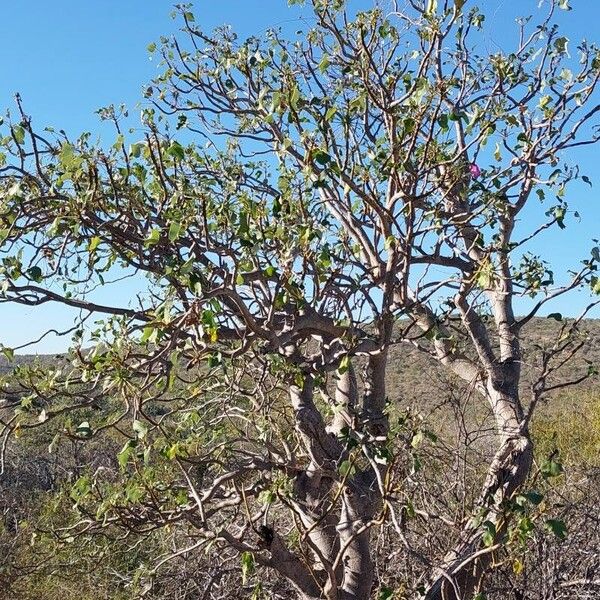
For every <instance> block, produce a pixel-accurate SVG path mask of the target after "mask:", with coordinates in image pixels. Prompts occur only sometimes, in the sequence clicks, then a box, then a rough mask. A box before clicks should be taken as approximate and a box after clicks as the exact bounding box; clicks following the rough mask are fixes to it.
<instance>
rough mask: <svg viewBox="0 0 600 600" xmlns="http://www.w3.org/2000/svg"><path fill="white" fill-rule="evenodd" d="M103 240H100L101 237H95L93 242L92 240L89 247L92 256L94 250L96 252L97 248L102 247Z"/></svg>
mask: <svg viewBox="0 0 600 600" xmlns="http://www.w3.org/2000/svg"><path fill="white" fill-rule="evenodd" d="M101 241H102V240H101V239H100V237H99V236H97V235H95V236H94V237H93V238H92V239H91V240H90V244H89V246H88V252H90V254H91V253H92V252H94V250H96V248H97V247H98V246H99V245H100V242H101Z"/></svg>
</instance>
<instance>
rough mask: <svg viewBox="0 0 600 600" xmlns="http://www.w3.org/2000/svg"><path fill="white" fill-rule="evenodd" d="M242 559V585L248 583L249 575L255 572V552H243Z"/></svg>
mask: <svg viewBox="0 0 600 600" xmlns="http://www.w3.org/2000/svg"><path fill="white" fill-rule="evenodd" d="M241 560H242V585H246V582H247V581H248V577H250V576H251V575H252V574H253V573H254V554H252V552H243V553H242V556H241Z"/></svg>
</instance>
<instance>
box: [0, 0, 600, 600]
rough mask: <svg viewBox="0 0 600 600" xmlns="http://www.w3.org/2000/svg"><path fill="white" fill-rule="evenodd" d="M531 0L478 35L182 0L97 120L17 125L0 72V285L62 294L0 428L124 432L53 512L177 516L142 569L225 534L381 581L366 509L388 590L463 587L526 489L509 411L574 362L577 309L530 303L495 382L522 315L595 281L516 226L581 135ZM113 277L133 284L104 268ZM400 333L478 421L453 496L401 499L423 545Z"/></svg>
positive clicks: (412, 1) (584, 76) (542, 393)
mask: <svg viewBox="0 0 600 600" xmlns="http://www.w3.org/2000/svg"><path fill="white" fill-rule="evenodd" d="M292 4H300V2H297V1H296V2H292ZM400 5H401V6H400ZM544 7H545V10H546V12H545V13H544V15H543V16H542V17H541V18H540V19H539V20H538V22H536V23H535V24H534V22H533V21H530V20H523V21H522V22H521V23H520V24H519V25H518V30H519V31H518V33H519V35H517V36H515V39H516V42H515V46H514V48H513V49H512V51H510V52H505V51H500V50H498V51H495V52H494V53H492V54H489V53H486V52H483V53H482V48H484V47H486V45H485V44H483V43H482V39H483V38H482V33H481V32H482V29H483V28H484V26H485V21H484V15H483V13H482V12H481V11H480V10H479V9H478V8H477V7H476V6H474V5H471V3H470V2H466V1H465V0H462V1H460V0H454V1H450V0H445V1H439V2H436V1H432V0H429V1H427V2H424V1H421V0H409V1H408V2H403V3H398V5H397V6H396V3H394V2H389V3H386V2H384V3H381V6H378V7H373V8H371V9H370V10H365V11H364V12H358V13H354V12H350V11H349V9H348V8H347V7H346V6H345V3H344V2H343V1H342V0H312V2H307V10H309V9H310V12H311V19H312V21H311V22H312V23H313V25H312V26H311V28H310V30H309V31H305V32H304V33H302V34H301V35H298V36H297V37H296V38H294V39H291V40H290V39H286V38H285V37H284V36H283V34H282V33H281V32H280V31H278V30H270V31H268V32H266V33H265V34H264V36H262V37H261V38H250V39H247V40H239V39H238V38H237V36H236V35H235V34H234V33H233V32H232V31H231V30H230V29H228V28H221V29H219V30H217V31H215V32H214V33H213V34H207V33H204V32H203V31H202V30H201V29H200V28H199V27H198V25H197V22H196V20H195V19H194V16H193V14H192V13H191V12H190V7H188V6H180V7H179V12H180V19H181V23H182V29H181V31H180V34H179V35H177V36H175V37H173V38H165V39H163V40H162V42H161V44H159V45H155V44H152V45H151V46H150V47H149V50H150V52H152V53H154V54H155V55H157V56H158V57H160V60H161V61H162V63H161V64H162V67H163V68H162V71H161V75H160V76H159V77H157V78H156V80H155V81H153V82H152V84H151V85H150V86H148V87H147V88H146V90H145V97H146V102H145V105H144V108H143V109H142V112H141V117H142V123H143V131H142V133H140V130H139V129H136V130H133V133H127V131H124V130H123V127H125V126H126V122H127V119H126V116H125V114H124V113H123V112H122V111H120V110H118V109H115V108H114V107H109V108H106V109H103V110H101V111H100V116H101V117H102V118H103V119H105V120H108V121H113V122H114V125H115V127H116V129H117V134H118V138H117V140H116V142H115V144H114V145H113V146H111V147H108V148H107V147H102V146H98V145H95V144H94V143H92V141H91V136H90V135H89V134H85V135H82V136H81V137H79V138H78V139H71V138H69V137H68V136H67V135H66V134H64V133H62V132H61V133H56V132H53V131H51V130H50V131H48V130H44V131H38V130H36V129H35V128H34V126H33V124H32V122H31V119H30V118H29V117H28V116H27V113H26V110H25V108H23V105H22V102H21V100H20V99H17V110H15V111H13V114H12V117H11V116H9V117H8V119H7V120H6V122H5V124H4V126H3V127H4V132H3V137H2V139H1V143H2V146H3V150H2V154H1V155H0V158H1V167H0V260H1V263H0V265H1V266H0V278H1V279H0V288H1V292H2V302H13V303H20V304H23V305H26V306H37V305H44V304H47V305H48V304H51V303H58V304H63V305H66V306H70V307H73V308H74V309H76V311H77V314H78V317H77V321H76V322H75V323H74V330H73V332H74V336H73V344H72V348H71V350H70V352H69V354H68V355H67V360H66V362H64V364H60V365H58V366H56V367H54V368H49V369H46V370H43V369H39V368H38V369H37V370H33V371H31V370H30V371H27V370H25V369H23V370H22V371H21V373H20V375H19V374H18V375H19V379H18V381H19V383H18V384H15V385H16V387H17V389H16V392H19V394H18V397H17V399H15V397H14V394H13V396H11V397H10V398H8V399H6V401H5V403H4V405H3V408H2V411H3V412H2V423H3V426H4V436H5V439H8V438H9V437H10V436H13V435H15V434H19V435H23V434H24V433H25V432H27V431H28V430H30V429H34V428H41V427H50V426H51V425H52V424H53V423H57V422H60V423H61V425H60V427H57V432H56V438H55V440H54V441H53V444H60V443H61V440H62V439H65V438H69V437H70V438H72V439H78V440H93V439H94V440H95V439H97V438H99V437H100V436H102V435H109V433H110V432H113V434H114V435H116V433H114V432H118V434H119V435H121V436H125V439H124V440H123V441H124V442H125V443H124V445H123V447H122V450H121V451H120V452H119V454H118V457H117V459H118V460H117V464H116V465H115V467H114V468H112V469H109V468H104V469H98V470H96V471H95V472H90V473H86V474H85V475H84V476H82V477H81V478H80V479H78V480H77V482H76V486H75V488H74V491H73V494H72V498H73V499H74V500H75V501H76V507H75V508H76V510H77V511H78V518H76V519H74V521H73V522H72V524H70V525H69V526H68V527H67V528H65V529H64V530H63V531H62V532H61V535H63V536H65V537H66V536H69V538H70V539H73V538H77V537H78V536H91V535H94V533H97V532H102V531H108V530H110V531H113V532H114V531H118V530H125V531H128V532H130V534H131V535H132V536H133V535H134V534H136V535H144V534H146V533H147V532H149V531H152V530H155V529H160V528H165V529H167V528H168V529H169V531H175V532H179V533H178V534H177V535H178V536H179V537H175V538H174V540H175V542H174V543H175V547H174V548H172V550H173V552H172V554H170V555H167V556H161V557H157V560H156V564H154V565H152V566H151V569H150V570H149V571H148V573H147V575H148V581H149V582H150V583H149V585H151V584H152V577H153V576H157V574H158V573H159V572H160V568H161V567H162V566H163V565H164V563H166V562H167V561H168V560H171V559H176V558H177V557H180V556H183V555H192V554H194V553H201V552H207V553H209V554H210V552H217V556H218V553H222V556H225V555H227V556H228V554H227V553H228V552H231V553H232V554H233V555H235V556H236V557H237V558H238V560H241V565H242V566H241V575H242V581H243V583H244V584H246V581H247V580H248V578H250V577H251V576H252V574H253V573H254V572H255V571H259V570H261V569H265V570H266V571H265V572H266V573H270V574H275V575H276V578H277V579H279V580H280V581H283V582H286V585H288V586H289V589H293V590H295V593H296V594H297V596H298V597H299V598H303V599H316V598H327V599H329V600H334V599H339V600H350V599H356V600H359V599H360V600H363V599H367V598H370V597H371V594H372V593H375V590H376V589H379V590H380V592H379V593H380V594H381V595H380V597H386V598H387V597H390V596H389V594H391V591H390V590H388V589H387V588H384V587H382V585H383V584H382V583H381V580H380V574H379V572H378V569H379V568H381V567H380V562H378V561H375V549H374V543H375V540H376V538H377V535H378V532H380V531H382V530H383V529H384V528H389V529H390V531H391V534H390V535H392V536H396V538H395V539H397V547H398V549H399V553H398V554H397V555H396V558H395V559H394V560H398V561H401V560H406V561H415V562H414V564H415V565H416V566H415V567H414V569H413V572H417V573H419V569H420V574H418V575H416V576H415V580H414V581H410V582H408V583H407V587H406V589H407V590H409V591H408V592H407V593H411V592H410V590H412V593H414V594H416V595H419V594H422V595H423V596H424V597H426V598H427V599H428V600H434V599H442V598H448V599H455V600H456V599H458V598H471V597H473V596H474V595H475V594H477V593H479V592H480V591H481V590H484V589H485V575H486V574H487V573H488V572H489V570H490V568H491V566H492V563H493V557H494V556H495V553H497V552H498V551H499V550H500V549H501V548H502V547H503V545H505V544H507V543H509V542H510V540H511V539H513V537H514V536H513V535H512V533H511V532H512V529H511V528H512V527H514V525H515V522H516V521H517V520H518V518H519V510H525V509H523V503H526V502H530V503H531V504H536V502H539V498H538V497H537V496H536V495H535V494H532V493H529V494H528V495H527V493H525V495H523V494H521V495H520V496H519V495H518V493H519V492H522V491H523V489H524V488H523V486H524V485H525V482H526V481H527V479H528V476H529V474H530V471H531V469H532V456H533V447H532V440H531V436H530V433H529V424H530V421H531V418H532V415H533V414H534V409H535V407H536V405H537V404H538V402H539V400H540V399H542V398H545V397H546V396H547V395H548V393H549V392H550V391H551V390H552V389H555V388H556V387H557V386H564V385H569V384H573V383H576V382H577V381H580V380H583V379H584V378H586V377H587V376H588V375H591V374H593V371H594V370H593V368H590V369H589V370H588V371H584V372H582V373H581V374H580V375H579V374H578V375H576V376H575V377H573V378H571V379H568V380H561V382H560V383H557V380H556V379H555V378H554V375H555V374H556V372H557V370H558V369H560V367H561V366H563V365H564V364H567V363H568V362H569V361H570V360H571V359H572V357H573V356H574V355H575V353H576V352H577V350H578V349H579V348H580V345H581V344H580V342H579V341H578V338H577V332H578V324H579V321H580V318H581V317H582V316H583V315H581V316H580V317H578V318H576V319H570V320H564V319H563V318H562V316H561V315H556V314H555V315H554V316H555V317H556V318H557V319H558V320H560V321H561V326H560V332H561V333H560V335H559V336H557V339H556V340H555V342H554V343H553V345H551V347H550V348H549V349H546V350H545V351H544V352H543V354H540V355H539V356H538V357H537V358H536V360H537V363H536V364H538V366H539V369H538V370H537V371H536V377H535V379H534V381H533V383H532V384H531V388H530V394H528V396H527V398H526V399H524V398H522V397H521V396H522V394H521V392H522V386H521V385H520V384H521V378H522V375H521V370H522V369H521V367H522V332H523V327H524V325H525V324H526V323H528V322H529V321H531V319H532V318H533V317H535V316H536V315H537V314H538V313H539V312H540V311H541V310H542V309H544V308H545V306H546V303H547V302H549V301H550V300H552V299H554V298H557V297H559V296H562V295H564V294H567V293H569V292H571V291H573V290H576V289H580V288H586V289H587V290H588V292H589V293H596V294H597V293H599V292H600V282H599V279H598V276H597V274H596V273H597V267H598V263H599V262H600V253H599V251H598V249H597V248H593V249H592V251H591V253H590V254H589V255H588V256H587V257H582V261H581V262H580V263H578V264H575V265H573V267H572V271H570V272H569V273H568V274H565V276H564V277H562V275H561V277H562V279H558V280H557V281H556V282H555V280H554V275H553V273H552V271H551V270H550V268H549V265H548V264H547V262H546V261H545V260H544V256H539V255H538V254H536V251H535V249H536V248H539V245H536V244H537V240H538V238H540V237H541V236H543V235H544V234H545V233H546V232H547V230H552V229H554V228H558V229H563V228H565V227H566V226H567V224H568V220H569V209H568V206H567V196H568V194H567V188H568V184H569V183H570V182H572V181H573V180H576V179H578V178H583V179H584V181H586V180H587V178H586V177H585V176H581V175H580V173H579V170H578V169H577V167H574V166H568V164H566V163H565V160H564V156H565V152H566V151H568V150H569V149H572V148H574V147H577V146H584V145H591V144H593V143H595V142H596V141H597V140H598V130H597V124H598V112H599V110H600V106H599V105H598V96H597V84H598V78H599V77H600V54H599V51H598V49H597V48H596V46H594V45H592V44H590V43H587V42H582V43H581V44H579V45H578V46H577V47H575V46H574V44H573V43H572V42H571V44H570V48H569V40H567V38H565V37H563V36H561V35H560V33H559V31H558V29H557V28H556V27H555V26H554V25H553V22H554V20H555V13H556V12H557V11H558V10H560V9H565V8H569V7H568V3H567V2H565V1H564V0H561V1H558V0H552V1H549V2H547V3H545V4H544ZM581 10H585V8H584V7H582V8H581ZM569 52H570V53H571V54H570V53H569ZM132 136H136V137H135V139H133V142H132V143H130V139H131V137H132ZM525 215H526V216H525ZM590 245H591V244H590ZM115 281H116V282H119V281H121V285H131V289H132V290H135V292H134V291H132V299H131V302H129V303H127V302H125V303H117V302H111V294H110V293H106V292H103V289H104V290H106V289H111V288H110V286H111V285H113V286H114V285H115ZM127 281H129V282H130V283H129V284H127V283H123V282H127ZM590 288H591V289H590ZM134 293H135V296H133V295H134ZM516 302H518V306H519V307H520V308H519V310H520V312H521V313H522V314H521V316H516V314H515V303H516ZM592 304H593V300H590V306H591V305H592ZM522 307H525V309H523V308H522ZM92 323H95V325H93V326H92V325H91V324H92ZM408 347H410V348H413V349H416V350H417V351H418V352H421V353H423V354H424V355H426V356H428V357H429V358H430V360H431V361H433V362H435V363H437V364H439V365H441V366H442V367H443V368H444V369H446V370H447V371H448V372H449V373H451V374H452V376H453V377H455V378H457V379H459V380H462V381H463V382H464V384H465V385H466V386H468V388H469V389H470V390H471V391H472V392H473V393H474V394H475V395H476V396H477V398H478V404H479V405H481V406H485V407H487V409H488V410H489V411H490V413H491V415H492V418H493V422H494V426H495V444H496V449H495V453H494V455H493V457H492V458H491V459H490V460H489V463H487V464H481V465H480V468H481V470H482V472H483V471H485V472H486V475H485V477H484V480H482V482H483V483H482V488H481V489H479V490H477V492H472V493H470V494H469V495H466V496H465V498H467V500H466V501H468V504H467V508H466V516H465V507H464V505H463V507H462V513H461V515H462V517H461V518H460V519H459V518H458V517H457V516H456V515H457V514H458V512H456V513H453V512H452V510H453V509H452V498H451V497H450V495H449V496H448V498H442V499H441V500H440V502H438V501H437V500H436V499H434V498H431V500H430V503H428V505H425V506H420V507H416V509H418V510H421V513H422V514H427V518H428V519H434V518H436V517H440V514H439V512H440V511H443V510H447V511H448V514H444V515H442V517H440V518H439V521H437V522H438V523H439V527H440V528H448V529H447V532H448V535H447V538H446V539H447V545H446V547H445V548H444V552H442V553H441V554H440V555H438V556H437V558H436V560H437V563H436V562H432V560H431V557H429V558H428V557H426V556H425V557H424V556H421V557H420V558H418V557H417V558H415V556H417V555H419V552H421V550H416V549H413V548H411V547H410V540H408V541H407V539H406V537H405V536H404V533H403V527H404V525H403V521H404V519H406V518H407V515H409V516H410V514H412V513H414V510H415V507H414V503H412V501H411V500H410V498H409V497H408V496H407V493H406V489H408V487H410V481H411V477H413V475H414V472H415V471H416V470H417V469H418V467H419V465H418V456H417V453H418V448H419V445H420V444H421V443H422V442H423V439H424V438H427V436H429V437H431V438H433V437H434V436H433V434H432V433H431V432H428V431H425V432H424V431H422V430H419V429H418V428H414V427H412V425H410V427H408V429H407V428H406V427H405V428H404V429H403V426H404V425H406V419H404V420H403V419H402V418H399V417H398V415H399V412H400V411H399V408H398V406H394V403H393V402H391V401H390V397H389V396H390V394H389V391H386V380H387V378H388V377H389V370H390V361H389V353H390V351H391V350H392V349H393V348H408ZM5 353H7V354H10V350H9V349H7V348H6V349H5ZM421 376H422V377H423V378H425V377H427V374H426V373H423V374H422V375H421ZM26 392H27V393H26ZM94 407H95V410H94ZM98 407H100V408H101V410H98ZM403 424H404V425H403ZM5 446H6V444H4V446H3V447H5ZM548 468H550V469H554V470H555V471H556V470H557V469H559V466H558V464H557V463H550V466H549V467H548ZM118 482H121V483H120V484H119V483H118ZM515 498H520V500H519V502H520V504H519V502H516V500H515ZM523 499H524V500H523ZM517 504H518V506H517ZM444 507H445V508H444ZM517 509H518V510H517ZM436 511H437V512H436ZM551 526H552V527H554V529H556V530H557V533H558V534H562V533H564V530H563V526H562V525H561V524H560V523H558V522H557V521H554V522H553V525H551ZM526 533H527V532H525V534H526ZM525 534H524V535H525ZM132 539H133V538H132ZM240 557H241V558H240ZM265 581H266V580H265ZM265 585H266V583H265ZM385 594H388V595H385ZM481 597H483V596H481Z"/></svg>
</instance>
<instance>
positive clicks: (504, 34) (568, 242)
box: [0, 0, 600, 352]
mask: <svg viewBox="0 0 600 600" xmlns="http://www.w3.org/2000/svg"><path fill="white" fill-rule="evenodd" d="M3 4H4V5H3V6H2V12H1V19H0V109H1V110H4V108H5V107H11V106H12V105H13V94H14V93H15V92H17V91H18V92H20V93H21V95H22V97H23V100H24V102H25V106H26V109H27V112H28V113H29V114H30V115H32V116H33V118H34V120H35V122H36V123H37V125H38V126H45V125H52V126H55V127H56V128H63V129H65V130H67V131H68V132H70V133H72V134H76V133H78V132H81V131H92V132H97V131H101V129H100V127H99V125H98V120H97V118H96V115H95V114H94V111H95V110H96V109H98V108H99V107H101V106H105V105H107V104H110V103H115V104H119V103H125V104H127V105H128V106H129V107H130V108H132V109H134V108H135V105H136V104H137V102H138V101H139V100H140V98H141V89H142V87H143V85H144V84H145V83H146V82H148V81H149V80H150V79H151V78H152V77H153V75H154V74H155V73H156V64H155V63H154V62H152V61H150V60H149V58H148V53H147V50H146V47H147V45H148V44H149V43H150V42H152V41H155V40H157V39H158V37H159V36H160V35H168V34H169V33H172V32H174V31H175V30H176V28H177V22H175V21H173V20H171V19H170V17H169V15H170V12H171V10H172V4H173V3H172V2H169V1H167V0H77V1H75V0H20V1H18V2H4V3H3ZM351 4H352V5H353V6H356V7H368V6H370V5H371V0H352V1H351ZM400 4H402V2H400ZM467 4H468V5H469V4H471V5H473V4H478V5H479V6H481V7H482V9H483V10H484V12H485V13H486V15H487V31H488V40H487V43H488V44H489V49H490V50H492V51H493V49H494V47H495V46H500V47H502V46H504V45H507V46H508V44H509V40H510V38H511V37H512V33H513V32H514V18H515V17H516V16H517V15H519V14H520V15H524V14H532V13H536V12H537V4H538V0H521V1H517V0H480V1H479V2H474V1H473V0H468V2H467ZM571 4H572V6H573V8H574V10H572V11H570V12H562V11H561V14H560V15H559V17H560V24H561V26H562V28H563V30H564V32H565V33H564V34H565V35H567V36H568V37H570V38H571V39H572V40H573V42H572V44H573V46H574V42H575V40H577V39H581V38H587V39H589V40H591V41H600V1H597V0H571ZM194 12H195V15H196V20H197V22H199V24H200V25H201V26H202V27H204V28H212V27H214V26H216V25H218V24H222V23H229V24H231V25H232V26H233V27H234V29H235V30H236V31H238V32H239V33H240V34H242V35H260V34H261V33H262V32H263V31H264V30H265V29H266V28H268V27H271V26H276V25H280V26H282V27H284V29H289V30H290V31H295V30H296V29H300V28H303V27H304V28H305V27H306V25H305V24H303V23H302V15H303V14H308V11H307V10H306V9H304V10H303V9H301V8H298V7H296V8H294V9H293V10H291V9H289V8H288V7H287V4H286V0H218V1H215V0H200V1H198V2H196V3H195V7H194ZM573 46H572V47H573ZM597 152H598V150H587V151H584V152H579V153H577V154H573V155H572V156H571V159H572V160H573V161H576V162H578V163H579V164H580V165H581V166H582V170H583V171H584V172H585V173H587V174H588V175H589V176H590V177H591V178H592V180H593V181H594V183H595V185H594V188H592V189H591V190H590V188H588V187H587V186H578V187H573V188H572V189H571V194H570V198H569V203H570V205H571V207H572V208H573V209H575V210H578V211H579V213H580V214H581V215H582V221H581V223H579V224H577V223H573V224H572V226H571V227H569V228H568V229H567V231H566V233H561V234H556V235H554V234H553V235H551V236H550V237H548V238H547V239H546V242H545V243H546V248H547V250H548V256H549V257H550V260H551V262H552V266H553V267H554V268H555V270H556V272H557V273H559V272H561V271H564V270H565V269H566V268H568V266H573V265H574V264H576V263H577V261H578V260H579V259H580V258H583V257H585V256H586V255H587V253H588V252H589V248H590V245H591V243H590V240H591V238H593V237H600V203H599V202H598V199H597V195H598V190H599V189H600V169H599V168H598V164H597V160H596V159H595V158H594V157H595V156H597ZM120 295H122V299H123V302H125V303H126V302H127V297H128V296H130V295H131V288H129V287H126V286H124V287H123V289H122V290H121V293H120ZM586 302H587V298H586V297H585V296H584V295H583V294H579V295H575V296H574V297H573V296H572V297H571V298H570V299H569V300H568V301H566V302H560V303H558V304H556V305H554V306H553V307H552V310H561V311H562V312H564V313H565V314H575V313H576V312H577V311H578V310H580V309H581V307H582V306H583V305H584V304H585V303H586ZM595 316H600V313H599V312H596V313H595ZM69 321H70V314H69V312H68V311H66V310H65V309H61V308H54V307H53V308H49V306H48V305H46V306H44V307H43V308H39V309H25V308H21V307H11V306H7V305H0V324H1V327H0V343H3V344H5V345H7V346H15V345H18V344H20V343H22V342H23V341H24V340H26V339H30V338H31V337H33V336H35V335H36V334H40V333H42V332H43V331H44V330H45V329H46V328H47V327H48V325H49V324H50V325H52V326H58V327H62V326H65V325H66V324H67V323H68V322H69ZM64 345H65V342H64V341H62V340H57V339H53V338H49V339H47V340H45V341H44V342H43V343H41V344H39V345H38V346H37V348H36V350H37V351H39V352H56V351H60V350H62V349H64Z"/></svg>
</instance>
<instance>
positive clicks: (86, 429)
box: [75, 421, 92, 439]
mask: <svg viewBox="0 0 600 600" xmlns="http://www.w3.org/2000/svg"><path fill="white" fill-rule="evenodd" d="M75 433H76V434H77V435H78V436H79V437H81V438H84V439H88V438H91V437H92V428H91V426H90V424H89V422H88V421H82V422H81V423H80V424H79V425H78V426H77V429H76V430H75Z"/></svg>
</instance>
